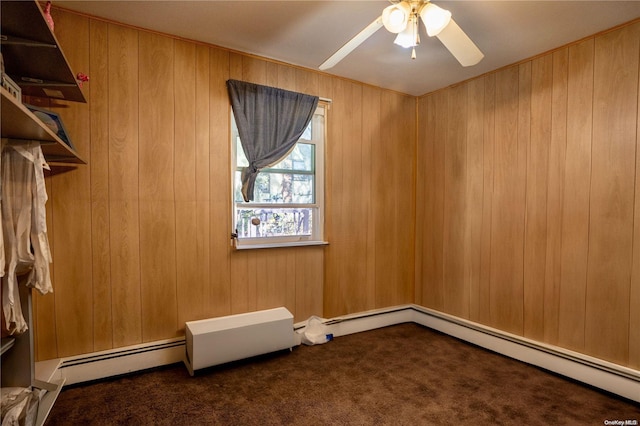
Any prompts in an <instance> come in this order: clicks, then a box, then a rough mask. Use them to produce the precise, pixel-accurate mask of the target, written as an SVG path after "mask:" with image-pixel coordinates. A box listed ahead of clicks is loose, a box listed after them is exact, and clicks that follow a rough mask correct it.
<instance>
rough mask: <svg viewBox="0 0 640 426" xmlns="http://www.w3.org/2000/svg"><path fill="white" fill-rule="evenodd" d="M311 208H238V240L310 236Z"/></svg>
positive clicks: (311, 223)
mask: <svg viewBox="0 0 640 426" xmlns="http://www.w3.org/2000/svg"><path fill="white" fill-rule="evenodd" d="M313 210H314V209H313V208H295V209H294V208H273V209H270V208H256V209H252V208H247V209H245V208H238V209H236V224H237V229H238V237H239V238H259V237H285V236H297V235H311V231H312V227H313Z"/></svg>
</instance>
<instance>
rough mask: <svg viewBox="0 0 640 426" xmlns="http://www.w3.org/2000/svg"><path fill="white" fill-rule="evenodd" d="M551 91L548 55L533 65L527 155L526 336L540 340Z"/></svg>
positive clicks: (542, 310) (542, 330)
mask: <svg viewBox="0 0 640 426" xmlns="http://www.w3.org/2000/svg"><path fill="white" fill-rule="evenodd" d="M552 87H553V60H552V57H551V56H549V55H546V56H543V57H540V58H537V59H534V60H533V61H531V120H530V128H531V137H530V142H529V150H528V155H527V202H526V217H525V220H526V222H525V246H524V259H525V261H524V335H525V336H526V337H529V338H531V339H539V340H542V338H543V337H544V279H545V262H546V250H547V186H548V175H549V172H548V170H549V144H550V140H551V113H552V110H551V101H552Z"/></svg>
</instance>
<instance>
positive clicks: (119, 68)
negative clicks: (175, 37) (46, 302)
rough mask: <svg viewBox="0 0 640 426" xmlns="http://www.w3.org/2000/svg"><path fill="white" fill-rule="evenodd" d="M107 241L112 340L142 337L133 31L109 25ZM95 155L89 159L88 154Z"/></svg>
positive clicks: (118, 343)
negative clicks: (109, 257)
mask: <svg viewBox="0 0 640 426" xmlns="http://www.w3.org/2000/svg"><path fill="white" fill-rule="evenodd" d="M108 117H109V118H108V120H109V160H108V162H109V246H110V248H111V265H110V267H111V268H110V269H111V298H112V299H111V300H112V305H111V306H112V310H111V312H112V315H113V345H114V346H115V347H119V346H125V345H131V344H135V343H140V342H141V341H142V314H141V301H140V240H139V236H140V224H139V221H138V210H139V200H138V32H137V31H135V30H132V29H128V28H123V27H120V26H117V25H112V24H110V25H109V111H108ZM94 160H95V159H94Z"/></svg>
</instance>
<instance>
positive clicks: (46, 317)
mask: <svg viewBox="0 0 640 426" xmlns="http://www.w3.org/2000/svg"><path fill="white" fill-rule="evenodd" d="M45 186H46V188H47V194H51V178H50V177H45ZM45 209H46V213H47V236H48V237H49V248H50V249H51V252H52V255H53V247H51V240H52V239H53V234H54V232H55V231H54V228H53V226H52V223H51V222H52V221H51V219H52V218H53V209H52V206H51V202H48V203H47V204H46V205H45ZM49 267H50V269H49V273H50V275H51V276H53V274H54V272H55V265H53V264H50V265H49ZM52 286H53V287H54V292H53V293H47V294H45V295H41V294H40V293H39V292H37V291H33V292H32V293H31V294H32V299H31V300H32V302H33V331H35V336H34V351H35V352H34V353H35V357H36V359H53V358H57V357H58V342H57V341H56V340H57V339H56V337H57V336H56V328H57V324H56V303H55V300H56V293H55V281H54V280H53V279H52Z"/></svg>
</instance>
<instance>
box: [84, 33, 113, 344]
mask: <svg viewBox="0 0 640 426" xmlns="http://www.w3.org/2000/svg"><path fill="white" fill-rule="evenodd" d="M108 37H109V35H108V25H107V24H106V23H104V22H99V21H91V22H90V35H89V40H90V43H91V44H90V52H91V57H90V60H91V62H90V64H89V75H90V76H91V84H88V89H89V106H90V113H91V121H90V125H91V139H90V141H91V155H90V158H89V159H88V160H89V167H90V170H91V243H92V246H91V253H92V257H93V258H92V281H93V334H94V339H93V344H94V348H93V349H94V350H95V351H100V350H104V349H109V348H111V347H112V346H113V317H112V315H113V314H112V311H111V269H110V265H111V252H110V247H109V233H110V228H109V161H105V160H107V159H108V158H109V119H108V117H109V116H108V111H109V62H108V59H109V50H108V49H109V45H108ZM92 159H98V160H97V161H92Z"/></svg>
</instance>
